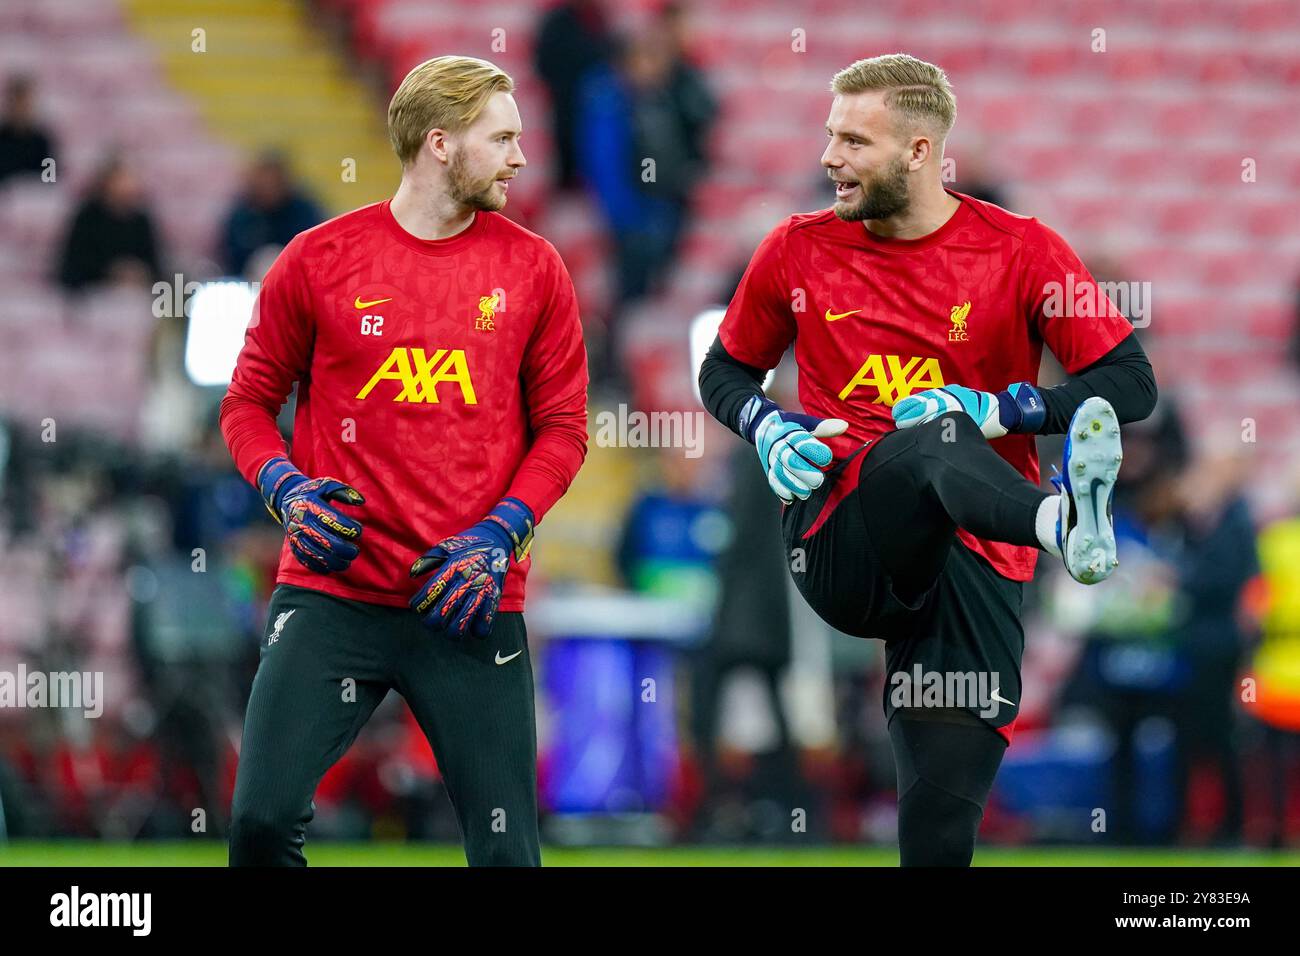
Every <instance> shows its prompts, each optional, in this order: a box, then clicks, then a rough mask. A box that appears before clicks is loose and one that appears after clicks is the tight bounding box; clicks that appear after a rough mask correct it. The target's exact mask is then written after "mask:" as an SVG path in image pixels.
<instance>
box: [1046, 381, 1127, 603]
mask: <svg viewBox="0 0 1300 956" xmlns="http://www.w3.org/2000/svg"><path fill="white" fill-rule="evenodd" d="M1069 434H1070V454H1069V456H1068V458H1067V460H1066V461H1064V462H1062V464H1063V465H1064V466H1065V467H1064V469H1063V470H1064V471H1065V473H1066V475H1067V476H1068V491H1067V492H1066V493H1065V494H1063V495H1062V497H1061V506H1062V508H1070V509H1073V512H1074V514H1075V516H1076V524H1075V526H1074V528H1073V530H1071V531H1070V532H1069V533H1068V536H1067V539H1066V542H1065V546H1064V547H1063V548H1062V549H1061V551H1062V557H1063V558H1064V560H1065V569H1066V570H1067V571H1068V572H1069V573H1070V577H1072V578H1074V579H1075V580H1076V581H1079V582H1081V583H1083V584H1097V583H1098V582H1100V581H1104V580H1106V579H1107V578H1108V577H1110V575H1111V572H1113V571H1114V570H1115V568H1116V567H1118V566H1119V557H1118V556H1117V554H1116V549H1115V527H1114V524H1113V522H1112V521H1111V518H1110V516H1109V515H1108V514H1107V512H1106V505H1107V502H1109V501H1110V496H1111V491H1112V490H1113V489H1114V487H1115V481H1116V479H1117V478H1118V477H1119V466H1120V463H1121V462H1122V461H1123V460H1124V452H1123V449H1122V448H1121V446H1120V438H1119V419H1118V418H1116V417H1115V409H1113V408H1112V407H1111V405H1110V402H1108V401H1106V400H1105V399H1104V398H1098V397H1096V396H1094V397H1092V398H1090V399H1088V400H1087V401H1085V402H1084V403H1083V404H1082V405H1080V406H1079V407H1078V408H1077V409H1076V410H1075V412H1074V417H1072V418H1071V419H1070V432H1069ZM1061 517H1062V520H1063V521H1065V522H1066V526H1067V527H1068V521H1069V515H1068V514H1067V513H1066V512H1064V511H1063V512H1062V515H1061Z"/></svg>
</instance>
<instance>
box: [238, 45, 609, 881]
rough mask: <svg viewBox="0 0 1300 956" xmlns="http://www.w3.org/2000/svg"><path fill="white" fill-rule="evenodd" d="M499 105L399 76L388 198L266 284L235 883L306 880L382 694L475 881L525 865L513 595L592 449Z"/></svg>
mask: <svg viewBox="0 0 1300 956" xmlns="http://www.w3.org/2000/svg"><path fill="white" fill-rule="evenodd" d="M512 89H513V83H512V82H511V79H510V77H509V76H507V75H506V74H505V73H503V72H502V71H501V70H500V69H498V68H497V67H496V66H494V65H493V64H491V63H488V62H486V61H483V60H476V59H472V58H468V57H457V56H444V57H438V58H436V59H433V60H429V61H428V62H426V63H423V64H421V65H420V66H417V67H416V68H415V69H414V70H412V71H411V73H410V74H409V75H408V76H407V77H406V79H405V80H403V82H402V84H401V86H400V87H399V88H398V90H397V92H396V93H395V94H394V96H393V99H392V103H391V104H390V106H389V110H388V127H389V135H390V138H391V139H392V143H393V148H394V150H395V151H396V153H397V156H398V158H399V159H400V160H401V163H402V181H401V185H400V186H399V187H398V190H397V193H396V195H394V196H393V198H392V199H391V200H388V201H385V202H381V203H377V204H375V205H371V206H366V207H364V208H362V209H358V210H356V211H354V212H351V213H348V214H346V215H343V216H340V217H338V218H337V219H333V220H331V221H329V222H327V223H324V224H323V225H320V226H317V227H316V228H314V229H310V230H308V231H307V232H304V233H301V234H300V235H298V236H297V237H295V238H294V239H293V241H292V242H290V243H289V245H288V246H287V247H285V250H284V252H283V253H281V255H280V257H279V259H277V260H276V262H275V264H274V265H273V266H272V268H271V270H270V272H269V273H268V274H267V276H266V279H265V281H264V283H263V286H262V290H261V293H260V295H259V298H258V301H257V306H256V311H255V313H254V317H253V321H252V322H251V324H250V325H249V329H248V334H247V338H246V340H245V343H244V348H243V351H242V352H241V353H240V356H239V361H238V365H237V367H236V369H235V373H234V377H233V380H232V381H231V383H230V390H229V393H228V394H227V395H226V397H225V399H224V400H223V402H222V406H221V428H222V432H223V434H224V435H225V438H226V443H227V444H228V445H229V447H230V451H231V454H232V455H233V456H234V459H235V462H236V464H237V465H238V467H239V470H240V471H241V472H242V473H243V475H244V476H245V477H246V478H247V479H248V480H249V481H250V482H252V483H253V484H254V485H256V486H257V487H258V488H259V490H260V491H261V493H262V495H263V497H264V498H265V500H266V504H267V508H268V509H269V510H270V512H271V514H272V515H273V516H274V517H275V518H276V520H277V521H280V522H281V523H282V524H283V525H284V528H285V544H284V549H283V552H282V554H281V558H280V569H279V574H278V576H277V581H278V586H277V587H276V589H275V592H274V595H273V596H272V599H271V607H270V614H269V619H268V622H267V628H266V635H265V638H264V640H263V643H262V647H261V661H260V664H259V666H258V670H257V676H256V677H255V679H254V681H253V690H252V695H251V698H250V700H249V703H248V715H247V718H246V720H245V724H244V736H243V746H242V749H241V751H240V755H239V770H238V775H237V779H236V783H235V796H234V806H233V810H232V815H233V820H232V827H231V837H230V862H231V864H232V865H247V864H273V865H303V864H305V863H306V859H305V856H304V854H303V844H304V840H305V833H306V826H307V823H308V822H309V821H310V820H311V818H312V815H313V804H312V795H313V793H314V792H315V789H316V785H317V783H318V781H319V780H320V778H321V776H322V775H323V774H324V773H325V771H326V770H328V769H329V767H330V766H331V765H333V764H334V762H335V761H336V760H338V759H339V757H340V756H342V754H343V753H344V751H345V750H347V748H348V747H349V746H350V745H351V743H352V741H353V740H354V739H355V738H356V736H357V733H358V732H359V731H360V730H361V728H362V726H363V725H364V724H365V722H366V720H367V719H368V718H369V717H370V715H371V713H372V712H373V711H374V709H375V707H377V706H378V705H379V703H380V701H382V700H383V699H384V697H385V696H386V695H387V694H388V692H389V691H390V690H396V691H397V692H398V693H399V694H401V695H402V696H403V697H404V698H405V699H406V702H407V703H408V704H409V705H410V708H411V711H412V712H413V713H414V715H415V718H416V720H417V721H419V723H420V726H421V728H422V729H423V731H424V733H425V735H426V736H427V737H428V739H429V743H430V745H431V746H432V748H433V751H434V754H435V756H436V757H437V760H438V766H439V769H440V770H441V772H442V776H443V780H444V783H445V784H446V787H447V791H448V793H449V795H450V797H451V801H452V804H453V806H454V809H455V812H456V816H457V819H458V820H459V823H460V828H461V832H462V834H463V836H464V840H465V855H466V857H467V859H468V861H469V863H470V864H471V865H483V864H502V865H536V864H538V863H539V862H540V852H539V847H538V834H537V740H536V731H535V725H534V713H533V672H532V664H531V661H530V659H529V652H528V639H527V633H526V631H525V627H524V620H523V614H522V612H523V609H524V583H525V580H526V578H527V575H528V569H529V565H530V561H531V559H530V557H529V547H530V545H531V543H532V538H533V530H534V527H535V526H536V525H537V523H538V522H540V521H541V520H542V517H543V515H545V514H546V512H547V510H548V509H549V508H550V507H551V506H552V505H554V504H555V502H556V501H557V500H558V499H559V498H560V497H561V496H562V495H563V494H564V492H565V491H566V489H567V488H568V486H569V483H570V482H571V481H572V480H573V478H574V476H575V475H576V473H577V471H578V468H579V467H580V466H581V464H582V461H583V458H584V456H585V454H586V440H587V432H586V423H587V413H586V394H587V359H586V352H585V350H584V347H583V341H582V330H581V326H580V323H579V318H578V307H577V303H576V299H575V297H574V291H573V284H572V283H571V282H570V280H569V275H568V272H567V271H566V269H565V267H564V263H563V262H561V261H560V257H559V255H558V254H557V253H556V251H555V249H554V247H553V246H551V244H550V243H548V242H547V241H546V240H544V239H542V238H541V237H539V236H536V235H534V234H533V233H531V232H528V231H527V230H526V229H523V228H521V227H519V226H517V225H515V224H514V223H512V222H511V221H510V220H508V219H506V218H504V217H503V216H500V215H498V214H497V212H498V210H500V209H501V208H502V207H503V206H505V203H506V194H507V191H508V189H509V187H510V181H511V180H512V179H513V178H514V177H515V175H516V174H517V173H518V172H519V170H521V169H522V168H523V167H524V165H525V160H524V155H523V152H522V151H521V149H520V146H519V137H520V134H521V132H522V130H521V126H520V119H519V111H518V109H517V107H516V105H515V101H514V98H513V97H512V96H511V90H512ZM295 381H296V382H297V383H298V405H297V413H296V417H295V421H294V437H293V449H292V452H289V451H288V450H287V449H286V448H285V443H284V441H283V439H282V438H281V437H280V434H279V431H278V430H277V428H276V424H275V419H276V414H277V413H278V411H279V409H280V406H281V405H282V404H283V402H284V400H285V398H286V396H287V395H288V394H289V391H290V388H291V387H292V385H293V383H294V382H295Z"/></svg>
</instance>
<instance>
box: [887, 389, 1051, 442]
mask: <svg viewBox="0 0 1300 956" xmlns="http://www.w3.org/2000/svg"><path fill="white" fill-rule="evenodd" d="M948 412H965V413H966V414H967V415H969V416H970V417H971V418H973V419H974V420H975V424H976V425H978V426H979V429H980V431H981V432H982V433H983V435H984V437H985V438H1001V437H1002V436H1003V435H1008V434H1014V433H1021V432H1030V433H1033V432H1036V431H1038V429H1040V428H1042V427H1043V422H1044V421H1045V420H1046V418H1047V406H1046V405H1044V404H1043V396H1042V395H1041V394H1040V393H1039V391H1038V389H1036V388H1034V386H1032V385H1030V384H1029V383H1028V382H1016V383H1015V384H1014V385H1008V386H1007V387H1006V388H1004V389H1003V390H1002V391H1000V392H998V393H997V394H994V393H993V392H981V391H979V390H977V389H974V388H967V387H966V386H965V385H944V386H943V387H942V388H931V389H927V390H925V391H924V392H917V393H916V394H915V395H909V396H907V397H906V398H900V399H899V400H898V401H897V402H895V403H894V424H896V425H897V426H898V427H899V428H913V427H915V426H916V425H924V424H925V423H926V422H932V421H934V420H935V419H936V418H938V417H939V416H940V415H944V414H947V413H948Z"/></svg>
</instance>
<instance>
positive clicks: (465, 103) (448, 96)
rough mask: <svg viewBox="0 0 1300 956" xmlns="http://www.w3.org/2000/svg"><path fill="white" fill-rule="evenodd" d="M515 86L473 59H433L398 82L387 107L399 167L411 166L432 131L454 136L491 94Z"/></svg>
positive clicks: (499, 71)
mask: <svg viewBox="0 0 1300 956" xmlns="http://www.w3.org/2000/svg"><path fill="white" fill-rule="evenodd" d="M514 88H515V81H514V80H512V79H511V78H510V74H508V73H506V72H505V70H503V69H501V68H500V67H499V66H497V65H496V64H494V63H489V62H488V61H487V60H480V59H477V58H475V57H472V56H436V57H434V58H433V59H432V60H425V61H424V62H423V63H421V64H420V65H419V66H417V67H416V68H415V69H413V70H412V71H411V72H410V73H408V74H406V79H404V80H402V84H401V86H399V87H398V88H397V92H396V93H394V94H393V99H392V101H391V102H390V103H389V104H388V138H389V140H390V141H391V142H392V144H393V152H395V153H396V154H397V158H398V159H400V160H401V161H402V165H403V166H408V165H410V164H411V163H412V162H414V160H415V157H416V156H417V155H419V152H420V147H421V146H423V145H424V137H425V136H427V135H428V134H429V130H431V129H445V130H446V131H447V132H449V133H454V132H457V131H459V130H462V129H464V128H465V127H466V126H469V125H470V124H471V123H473V122H474V120H476V119H478V116H479V114H480V113H482V112H483V107H484V106H486V105H487V101H488V98H489V97H490V96H491V95H492V94H493V93H498V92H505V93H510V92H512V91H513V90H514Z"/></svg>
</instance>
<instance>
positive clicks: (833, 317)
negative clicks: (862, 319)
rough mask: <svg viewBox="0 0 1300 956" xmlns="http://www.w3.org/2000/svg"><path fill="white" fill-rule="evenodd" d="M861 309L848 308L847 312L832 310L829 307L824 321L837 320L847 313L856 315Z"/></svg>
mask: <svg viewBox="0 0 1300 956" xmlns="http://www.w3.org/2000/svg"><path fill="white" fill-rule="evenodd" d="M861 311H862V310H861V309H850V310H849V311H848V312H832V311H831V310H830V309H827V310H826V321H827V322H838V321H839V320H840V319H842V318H844V317H845V316H847V315H857V314H858V313H859V312H861Z"/></svg>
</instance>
